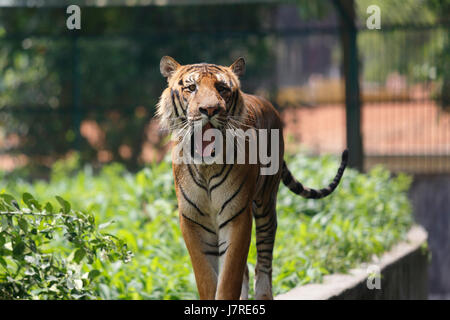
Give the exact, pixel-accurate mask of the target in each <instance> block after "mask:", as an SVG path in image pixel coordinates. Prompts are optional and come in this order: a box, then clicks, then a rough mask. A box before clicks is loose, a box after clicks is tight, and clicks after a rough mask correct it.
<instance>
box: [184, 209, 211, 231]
mask: <svg viewBox="0 0 450 320" xmlns="http://www.w3.org/2000/svg"><path fill="white" fill-rule="evenodd" d="M181 215H182V216H183V218H185V219H186V220H189V221H191V222H192V223H195V224H196V225H199V226H200V227H202V228H203V229H204V230H206V231H208V232H209V233H212V234H216V233H215V232H214V231H212V230H211V229H208V228H207V227H205V226H204V225H202V224H201V223H198V222H197V221H194V220H192V219H191V218H188V217H186V216H185V215H184V214H181Z"/></svg>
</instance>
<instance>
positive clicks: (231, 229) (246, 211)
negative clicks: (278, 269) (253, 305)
mask: <svg viewBox="0 0 450 320" xmlns="http://www.w3.org/2000/svg"><path fill="white" fill-rule="evenodd" d="M240 211H241V212H240ZM231 219H232V220H231ZM251 233H252V215H251V209H250V206H247V207H244V208H243V209H241V210H239V211H238V212H236V213H235V215H234V216H232V217H230V218H229V220H226V221H225V222H222V224H221V225H220V226H219V239H220V241H221V242H225V241H226V242H227V244H228V245H227V247H226V251H225V252H224V253H223V254H222V255H221V256H220V273H219V280H218V285H217V292H216V299H220V300H238V299H239V297H240V295H241V289H242V282H243V279H244V272H245V268H246V266H247V255H248V251H249V248H250V240H251Z"/></svg>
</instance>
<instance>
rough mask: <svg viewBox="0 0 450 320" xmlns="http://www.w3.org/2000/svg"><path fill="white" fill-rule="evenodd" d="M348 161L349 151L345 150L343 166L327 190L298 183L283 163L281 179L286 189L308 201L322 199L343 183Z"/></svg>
mask: <svg viewBox="0 0 450 320" xmlns="http://www.w3.org/2000/svg"><path fill="white" fill-rule="evenodd" d="M347 161H348V150H347V149H345V150H344V152H343V153H342V160H341V165H340V166H339V169H338V171H337V174H336V176H335V177H334V179H333V181H332V182H331V183H330V184H329V185H328V187H326V188H322V189H320V190H315V189H310V188H307V187H305V186H303V185H302V184H301V183H300V182H299V181H297V180H296V179H295V178H294V176H292V173H291V172H290V171H289V169H288V167H287V165H286V162H285V161H283V169H282V170H283V171H282V173H281V179H282V180H283V183H284V185H285V186H286V187H288V188H289V189H290V190H291V191H292V192H294V193H295V194H298V195H299V196H302V197H304V198H308V199H320V198H324V197H326V196H328V195H329V194H330V193H332V192H333V191H334V189H336V187H337V186H338V184H339V181H341V178H342V175H343V174H344V170H345V167H346V166H347Z"/></svg>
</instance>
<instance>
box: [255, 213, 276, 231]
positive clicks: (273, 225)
mask: <svg viewBox="0 0 450 320" xmlns="http://www.w3.org/2000/svg"><path fill="white" fill-rule="evenodd" d="M274 217H275V215H273V216H271V217H270V219H269V221H268V222H267V223H265V224H263V225H261V226H259V227H257V228H256V232H258V233H263V232H267V231H269V230H271V229H276V227H277V221H276V219H275V220H274Z"/></svg>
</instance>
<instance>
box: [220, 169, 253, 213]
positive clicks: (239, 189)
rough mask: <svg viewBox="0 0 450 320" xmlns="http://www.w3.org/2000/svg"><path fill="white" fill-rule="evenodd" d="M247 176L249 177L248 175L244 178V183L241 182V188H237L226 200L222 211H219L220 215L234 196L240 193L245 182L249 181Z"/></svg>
mask: <svg viewBox="0 0 450 320" xmlns="http://www.w3.org/2000/svg"><path fill="white" fill-rule="evenodd" d="M247 177H248V176H246V177H245V178H244V179H243V180H242V183H241V185H240V186H239V188H238V189H237V190H236V192H235V193H234V194H233V195H232V196H231V197H229V198H228V200H227V201H225V202H224V203H223V205H222V208H221V209H220V211H219V215H220V214H221V213H222V211H223V209H225V207H226V206H227V204H228V203H230V201H231V200H233V198H234V197H236V196H237V195H238V193H239V192H240V191H241V189H242V187H243V186H244V184H245V182H246V181H247Z"/></svg>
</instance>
